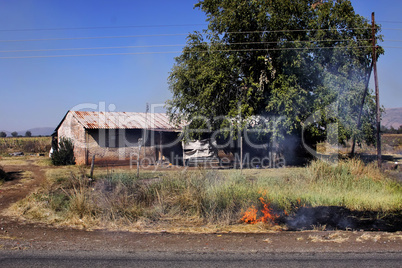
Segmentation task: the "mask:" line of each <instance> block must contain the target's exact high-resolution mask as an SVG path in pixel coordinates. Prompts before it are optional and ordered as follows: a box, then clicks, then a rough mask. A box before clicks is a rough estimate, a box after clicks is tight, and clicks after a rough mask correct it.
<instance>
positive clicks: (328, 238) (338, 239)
mask: <svg viewBox="0 0 402 268" xmlns="http://www.w3.org/2000/svg"><path fill="white" fill-rule="evenodd" d="M307 239H308V240H310V241H311V242H314V243H317V242H321V243H322V242H324V243H328V242H332V243H343V242H346V241H348V240H349V236H347V235H346V234H344V233H341V232H335V233H331V234H329V235H322V236H319V235H309V236H308V238H307Z"/></svg>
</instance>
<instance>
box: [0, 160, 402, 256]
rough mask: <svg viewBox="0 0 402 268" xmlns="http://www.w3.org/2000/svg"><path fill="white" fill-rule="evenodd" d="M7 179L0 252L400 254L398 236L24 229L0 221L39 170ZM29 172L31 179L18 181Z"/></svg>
mask: <svg viewBox="0 0 402 268" xmlns="http://www.w3.org/2000/svg"><path fill="white" fill-rule="evenodd" d="M3 167H4V169H5V171H6V172H8V173H9V174H11V175H12V177H11V179H10V180H8V181H6V182H5V183H3V184H2V185H1V186H0V250H45V251H47V250H60V249H63V250H67V251H121V252H141V251H177V252H179V251H180V252H186V251H191V252H195V251H196V252H217V251H229V252H230V251H233V252H238V251H242V252H243V251H247V252H401V251H402V232H367V231H267V232H265V233H234V232H216V233H208V234H200V233H197V234H192V233H169V232H166V231H163V230H162V231H158V232H142V233H139V232H121V231H108V230H91V231H88V230H80V229H74V228H67V227H62V228H61V227H54V226H48V225H44V224H37V223H29V222H26V221H24V220H21V219H15V218H12V217H9V216H6V215H4V213H3V212H4V211H5V210H6V209H7V208H8V207H9V206H10V205H12V204H13V203H15V202H17V201H18V200H21V199H22V198H24V197H25V196H27V195H28V194H29V193H31V192H32V191H34V190H35V189H37V188H39V187H40V185H41V184H42V183H43V182H44V181H45V179H46V178H45V169H49V168H52V167H49V166H39V165H37V164H36V162H35V160H26V164H24V165H18V164H16V165H3ZM26 172H29V174H30V175H31V176H30V177H31V178H24V176H23V174H24V173H26Z"/></svg>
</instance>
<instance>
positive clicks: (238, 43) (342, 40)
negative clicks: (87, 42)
mask: <svg viewBox="0 0 402 268" xmlns="http://www.w3.org/2000/svg"><path fill="white" fill-rule="evenodd" d="M369 40H371V39H357V40H350V39H326V40H296V41H285V42H283V41H271V42H263V41H262V42H237V43H229V44H222V45H225V46H234V45H260V44H261V45H263V44H278V43H315V42H346V41H369ZM185 45H186V44H177V45H144V46H114V47H86V48H53V49H23V50H2V51H0V53H15V52H17V53H18V52H45V51H68V50H96V49H123V48H155V47H183V46H185Z"/></svg>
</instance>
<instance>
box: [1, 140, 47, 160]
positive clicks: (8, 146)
mask: <svg viewBox="0 0 402 268" xmlns="http://www.w3.org/2000/svg"><path fill="white" fill-rule="evenodd" d="M51 142H52V138H51V137H15V138H14V137H8V138H0V155H3V156H4V155H8V153H12V152H23V153H25V154H34V153H45V154H48V153H49V150H50V147H51Z"/></svg>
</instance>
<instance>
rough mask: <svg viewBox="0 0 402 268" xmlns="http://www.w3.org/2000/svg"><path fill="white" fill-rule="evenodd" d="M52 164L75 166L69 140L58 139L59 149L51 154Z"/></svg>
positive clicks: (72, 148) (72, 149)
mask: <svg viewBox="0 0 402 268" xmlns="http://www.w3.org/2000/svg"><path fill="white" fill-rule="evenodd" d="M52 163H53V165H55V166H61V165H75V157H74V144H73V142H72V141H71V139H69V138H61V139H60V142H59V147H58V148H56V150H54V152H53V154H52Z"/></svg>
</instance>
